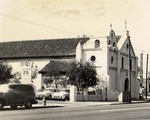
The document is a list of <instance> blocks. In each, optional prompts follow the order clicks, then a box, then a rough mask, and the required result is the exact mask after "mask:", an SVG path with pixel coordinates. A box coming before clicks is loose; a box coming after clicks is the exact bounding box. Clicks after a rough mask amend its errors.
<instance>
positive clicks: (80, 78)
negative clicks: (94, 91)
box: [68, 62, 98, 90]
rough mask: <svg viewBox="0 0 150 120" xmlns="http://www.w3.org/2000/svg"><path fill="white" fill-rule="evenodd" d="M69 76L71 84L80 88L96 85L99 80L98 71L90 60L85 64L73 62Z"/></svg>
mask: <svg viewBox="0 0 150 120" xmlns="http://www.w3.org/2000/svg"><path fill="white" fill-rule="evenodd" d="M68 77H69V79H68V82H69V84H71V85H75V86H77V88H78V89H79V90H83V89H84V88H88V87H94V86H96V85H97V82H98V78H97V72H96V70H95V68H94V66H93V65H91V64H90V63H89V62H86V63H85V64H83V63H81V62H78V63H76V62H73V63H72V64H71V66H70V70H69V72H68Z"/></svg>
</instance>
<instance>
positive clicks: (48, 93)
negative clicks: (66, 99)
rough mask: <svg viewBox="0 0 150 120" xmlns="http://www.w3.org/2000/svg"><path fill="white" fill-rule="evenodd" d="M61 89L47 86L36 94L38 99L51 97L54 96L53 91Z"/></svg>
mask: <svg viewBox="0 0 150 120" xmlns="http://www.w3.org/2000/svg"><path fill="white" fill-rule="evenodd" d="M58 91H59V90H58V89H57V88H46V89H44V90H43V91H39V92H37V94H36V98H37V99H43V98H46V99H49V100H50V99H51V97H52V93H54V92H58Z"/></svg>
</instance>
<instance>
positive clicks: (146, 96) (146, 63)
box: [145, 54, 148, 99]
mask: <svg viewBox="0 0 150 120" xmlns="http://www.w3.org/2000/svg"><path fill="white" fill-rule="evenodd" d="M147 72H148V54H147V60H146V86H145V90H146V91H145V97H146V99H147Z"/></svg>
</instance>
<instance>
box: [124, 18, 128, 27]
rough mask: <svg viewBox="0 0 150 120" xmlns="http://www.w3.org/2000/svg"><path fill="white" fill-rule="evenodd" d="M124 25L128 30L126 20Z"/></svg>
mask: <svg viewBox="0 0 150 120" xmlns="http://www.w3.org/2000/svg"><path fill="white" fill-rule="evenodd" d="M124 23H125V29H127V21H126V19H125V22H124Z"/></svg>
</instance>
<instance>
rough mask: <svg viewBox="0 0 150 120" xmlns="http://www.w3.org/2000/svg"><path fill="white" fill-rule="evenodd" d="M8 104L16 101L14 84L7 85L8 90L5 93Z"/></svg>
mask: <svg viewBox="0 0 150 120" xmlns="http://www.w3.org/2000/svg"><path fill="white" fill-rule="evenodd" d="M5 95H6V97H7V100H8V104H16V103H17V93H16V90H15V86H14V85H10V86H8V91H7V92H6V93H5Z"/></svg>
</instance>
